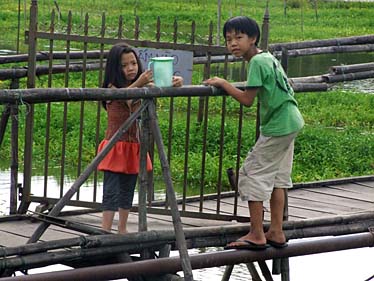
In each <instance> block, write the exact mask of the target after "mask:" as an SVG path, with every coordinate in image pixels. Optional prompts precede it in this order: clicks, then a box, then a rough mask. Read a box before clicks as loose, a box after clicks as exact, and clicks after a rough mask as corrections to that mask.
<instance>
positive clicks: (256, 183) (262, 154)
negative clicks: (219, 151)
mask: <svg viewBox="0 0 374 281" xmlns="http://www.w3.org/2000/svg"><path fill="white" fill-rule="evenodd" d="M296 136H297V133H292V134H289V135H285V136H280V137H265V136H263V135H260V137H259V138H258V140H257V142H256V144H255V146H254V147H253V148H252V149H251V151H250V152H249V153H248V155H247V157H246V159H245V161H244V163H243V165H242V167H241V168H240V169H239V179H238V189H239V193H240V197H241V199H242V200H243V201H266V200H269V199H270V197H271V193H272V192H273V189H274V187H277V188H291V187H292V181H291V172H292V162H293V150H294V140H295V138H296Z"/></svg>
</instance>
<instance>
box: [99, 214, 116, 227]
mask: <svg viewBox="0 0 374 281" xmlns="http://www.w3.org/2000/svg"><path fill="white" fill-rule="evenodd" d="M113 218H114V211H103V218H102V222H101V227H102V228H103V229H104V230H106V231H111V230H112V224H113Z"/></svg>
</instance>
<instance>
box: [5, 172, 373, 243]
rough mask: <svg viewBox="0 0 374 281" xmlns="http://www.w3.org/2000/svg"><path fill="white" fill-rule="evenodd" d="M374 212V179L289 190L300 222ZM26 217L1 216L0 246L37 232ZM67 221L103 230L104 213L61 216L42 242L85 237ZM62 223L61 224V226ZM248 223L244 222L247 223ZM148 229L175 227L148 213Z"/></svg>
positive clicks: (133, 217) (212, 208)
mask: <svg viewBox="0 0 374 281" xmlns="http://www.w3.org/2000/svg"><path fill="white" fill-rule="evenodd" d="M203 206H204V209H203V211H204V212H205V213H212V214H214V213H216V206H217V200H206V201H204V204H203ZM233 206H234V197H225V198H221V199H220V213H221V214H225V213H227V214H232V209H233ZM198 210H199V202H190V203H186V211H194V212H198ZM370 211H374V180H365V181H361V180H360V179H359V178H358V179H357V180H355V181H351V180H347V181H346V182H344V181H343V182H342V181H330V182H329V181H327V182H321V183H314V184H306V185H302V184H301V185H296V186H295V188H294V189H291V190H290V191H289V192H288V219H289V221H300V220H305V219H314V218H326V217H334V216H341V215H351V214H359V213H363V212H370ZM237 213H238V215H240V216H248V208H247V205H246V202H241V201H240V200H239V201H238V210H237ZM30 214H31V215H29V216H26V217H19V216H7V217H0V237H1V239H0V246H2V247H15V246H20V245H24V244H26V243H27V241H28V239H29V238H30V237H31V235H32V234H33V233H34V231H35V230H36V228H37V227H38V225H39V224H40V221H39V220H36V219H35V215H33V214H32V213H30ZM181 219H182V224H183V228H184V229H188V228H196V227H203V226H204V227H207V226H223V225H233V224H236V225H238V223H237V222H230V221H221V220H220V221H218V220H209V219H197V218H188V217H182V218H181ZM268 220H269V210H268V203H266V204H265V221H268ZM116 222H117V217H116V218H115V222H114V226H113V232H115V228H116ZM67 223H73V224H77V225H83V226H88V227H93V228H97V229H98V230H99V229H100V223H101V213H83V212H82V214H80V215H74V216H61V217H59V218H56V219H55V220H54V224H52V225H51V226H50V227H49V228H48V229H47V231H46V232H45V233H44V234H43V235H42V237H41V239H40V241H52V240H59V239H67V238H75V237H79V236H82V232H80V231H78V230H72V229H71V228H69V227H66V225H67ZM59 224H60V225H61V226H59ZM245 224H247V223H244V225H245ZM147 225H148V230H173V224H172V217H171V216H166V215H157V214H148V215H147ZM137 229H138V214H137V213H131V214H130V218H129V226H128V230H129V232H137Z"/></svg>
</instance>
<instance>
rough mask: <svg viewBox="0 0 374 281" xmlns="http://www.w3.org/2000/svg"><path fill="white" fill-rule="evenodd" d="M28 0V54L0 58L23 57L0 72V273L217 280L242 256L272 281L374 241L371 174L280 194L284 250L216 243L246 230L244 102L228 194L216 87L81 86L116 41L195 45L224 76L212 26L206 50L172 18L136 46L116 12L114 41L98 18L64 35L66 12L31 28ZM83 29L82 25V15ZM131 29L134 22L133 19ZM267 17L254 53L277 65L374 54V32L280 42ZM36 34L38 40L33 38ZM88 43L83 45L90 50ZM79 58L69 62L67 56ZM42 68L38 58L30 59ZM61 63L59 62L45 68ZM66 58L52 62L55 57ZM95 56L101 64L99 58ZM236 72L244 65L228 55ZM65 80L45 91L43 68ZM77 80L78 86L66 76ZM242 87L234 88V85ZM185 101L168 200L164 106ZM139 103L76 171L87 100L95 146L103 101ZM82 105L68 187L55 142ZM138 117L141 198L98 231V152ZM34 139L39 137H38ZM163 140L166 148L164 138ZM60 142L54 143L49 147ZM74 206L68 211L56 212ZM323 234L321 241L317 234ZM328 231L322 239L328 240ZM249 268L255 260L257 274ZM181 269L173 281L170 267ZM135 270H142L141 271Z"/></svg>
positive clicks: (337, 74)
mask: <svg viewBox="0 0 374 281" xmlns="http://www.w3.org/2000/svg"><path fill="white" fill-rule="evenodd" d="M37 10H38V8H37V1H36V0H32V1H31V7H30V25H29V30H28V31H27V42H28V44H29V53H28V54H26V55H16V56H13V57H12V58H10V57H9V58H3V57H0V64H6V63H15V62H17V63H19V62H27V66H26V67H25V68H23V67H21V68H14V67H12V68H10V69H2V70H0V79H11V81H12V82H11V85H10V88H11V89H9V90H8V89H4V90H0V104H4V105H5V110H4V111H3V114H2V116H1V120H0V145H1V143H2V140H3V136H4V131H5V129H6V125H7V122H8V120H11V133H10V136H11V137H10V138H11V151H12V153H11V154H12V155H11V158H12V159H11V164H10V168H11V171H10V174H11V176H10V177H11V180H10V191H11V194H10V215H8V216H4V217H0V280H1V281H3V280H4V281H8V280H11V281H17V280H30V281H36V280H43V281H46V280H54V281H56V280H64V281H65V280H112V279H118V278H127V279H128V280H130V281H133V280H135V281H146V280H186V281H192V280H194V277H193V269H197V268H208V267H216V266H223V265H225V266H226V270H225V272H224V274H223V276H222V280H229V278H230V274H231V272H232V270H233V267H234V265H235V264H240V263H245V264H246V265H247V267H248V271H249V273H248V275H249V274H250V275H251V276H252V278H253V280H262V278H264V280H266V281H269V280H273V275H276V274H280V275H281V278H282V281H288V280H290V278H289V272H290V270H291V271H292V269H290V268H289V264H288V257H293V256H299V255H308V254H313V253H323V252H329V251H339V250H344V249H355V248H362V247H373V246H374V230H373V227H374V176H362V177H356V178H344V179H337V180H329V181H323V182H311V183H299V184H296V185H295V187H294V188H293V189H291V190H289V192H288V194H287V197H286V200H287V208H286V209H285V223H284V229H285V233H286V236H287V239H288V240H289V241H290V243H289V247H287V248H284V249H275V248H268V249H266V250H264V251H256V252H255V251H239V250H222V246H224V245H226V244H227V243H228V242H230V241H233V240H235V239H237V238H238V237H240V236H242V235H243V234H244V233H246V232H248V229H249V220H250V218H249V217H248V208H247V206H246V204H243V203H242V202H240V200H238V191H237V188H236V178H235V173H237V171H238V169H239V166H240V155H241V149H242V148H241V147H242V142H241V141H242V124H243V120H244V118H247V116H245V113H244V112H243V108H242V107H240V108H238V110H237V112H238V114H237V116H235V118H237V124H238V130H237V131H238V135H237V139H238V140H237V148H236V151H235V153H234V154H235V155H236V159H235V161H234V162H236V163H235V167H233V171H234V177H232V174H230V175H229V176H230V184H231V187H232V191H230V192H226V191H223V188H222V185H223V177H224V170H225V169H226V168H227V167H225V168H224V167H223V164H222V163H223V153H224V143H225V132H224V126H225V122H226V120H227V119H226V118H227V112H226V111H225V109H226V105H227V101H226V97H225V93H224V92H222V91H221V90H219V89H215V88H213V87H205V86H187V85H186V86H183V87H181V88H178V89H171V88H162V89H161V88H142V89H100V88H97V87H96V88H93V86H92V87H91V88H89V87H87V85H86V84H87V72H88V71H97V72H98V75H97V76H98V80H99V81H98V85H101V79H102V77H103V76H102V74H103V69H104V64H105V54H106V51H105V47H107V46H108V45H110V46H111V45H112V44H114V43H117V42H126V43H128V44H129V45H132V46H133V47H140V46H141V47H147V48H156V49H173V50H183V51H188V52H193V58H194V59H193V60H194V64H201V65H202V66H203V68H204V70H203V76H204V77H203V78H204V79H206V78H208V77H210V76H211V75H212V67H211V66H212V63H221V64H223V69H224V74H223V77H225V78H227V75H228V74H227V69H228V66H229V63H231V62H233V61H235V60H234V59H233V58H232V57H230V56H229V54H228V52H227V50H226V48H225V47H223V46H215V45H213V44H212V38H213V34H212V31H210V34H209V36H208V37H209V40H210V41H209V42H207V44H205V45H202V44H201V45H199V44H195V39H196V38H195V37H194V36H195V25H194V24H193V25H192V30H191V34H193V36H191V38H192V39H191V43H190V44H185V43H183V44H181V43H178V42H177V34H178V30H177V25H175V30H174V35H175V36H174V42H173V43H170V42H161V41H160V37H158V38H157V40H156V41H157V42H151V41H141V40H139V37H136V36H138V35H139V34H137V35H134V36H135V38H134V39H127V38H126V39H125V38H122V31H123V26H122V25H123V22H122V20H121V19H120V21H119V23H120V24H119V28H118V38H115V39H114V38H110V37H106V36H105V30H106V26H105V21H103V24H102V27H101V31H100V34H99V35H98V36H89V35H88V33H86V34H84V35H73V34H71V33H70V32H71V29H72V22H73V21H72V14H71V13H69V16H68V26H67V27H66V31H67V32H66V34H60V33H56V32H55V22H54V18H55V14H54V12H53V13H52V15H51V23H50V26H49V28H48V31H46V32H43V31H40V30H38V25H37V17H38V16H37V15H38V13H37ZM84 26H85V30H87V31H88V29H89V24H88V15H87V17H86V20H85V23H84ZM135 29H136V30H139V26H136V28H135ZM268 30H269V13H268V10H266V11H265V14H264V21H263V25H262V35H263V36H262V41H261V48H262V49H264V50H270V51H271V52H273V53H274V54H275V55H276V56H277V57H281V60H282V65H283V66H284V68H285V69H286V68H287V58H288V57H289V56H290V57H291V56H300V55H310V54H315V53H331V52H346V51H348V52H349V51H351V52H359V51H366V52H370V51H372V50H373V42H374V36H373V35H368V36H362V37H351V38H337V39H332V40H316V41H310V42H299V43H289V44H274V45H269V44H268V42H267V41H268V37H269V36H268V35H269V33H268ZM156 34H158V35H160V34H161V30H160V22H159V21H158V24H157V30H156ZM43 40H44V41H43ZM38 41H43V42H47V41H48V43H46V44H48V52H46V53H44V54H41V53H40V52H38V51H37V50H38V49H37V47H38V45H37V43H38ZM57 43H60V45H64V46H65V47H64V50H65V51H64V52H63V53H59V52H58V51H56V50H55V47H56V45H58V44H57ZM71 43H75V44H77V45H78V44H81V49H82V51H81V52H79V53H74V52H72V50H71ZM93 45H95V47H96V46H97V45H100V50H99V51H94V52H90V51H89V50H92V49H93V48H94V47H92V46H93ZM91 47H92V48H91ZM74 59H78V60H79V63H78V64H74V63H72V61H73V60H74ZM43 60H44V61H47V62H48V66H46V64H44V65H43V64H42V65H37V62H39V61H43ZM55 60H58V61H59V64H56V63H55ZM61 60H62V61H63V62H64V64H63V65H61V62H60V61H61ZM97 60H99V62H97ZM235 63H237V65H239V68H241V69H242V70H243V69H245V64H244V63H243V62H235ZM373 68H374V65H373V64H372V63H369V64H360V65H353V66H349V67H348V68H342V67H336V68H334V69H332V70H331V73H329V74H325V75H320V76H313V77H306V78H293V79H292V80H291V82H292V85H293V87H294V89H295V92H302V91H303V92H306V91H326V90H328V89H329V87H330V85H331V83H335V82H338V81H347V80H356V79H367V78H372V77H374V72H373ZM73 72H80V73H81V74H82V76H81V80H82V81H81V85H82V86H81V87H80V88H72V87H71V86H70V84H69V83H71V81H70V80H69V79H71V80H72V78H70V77H71V76H70V75H71V74H72V73H73ZM57 73H62V75H64V87H63V88H53V87H52V84H53V81H54V76H53V74H57ZM38 75H48V78H47V80H48V81H47V84H48V88H43V89H41V88H38V85H37V81H36V77H37V76H38ZM239 76H240V77H237V78H238V81H244V80H245V77H246V76H245V71H241V73H240V75H239ZM22 78H26V79H27V82H26V84H27V88H28V89H19V80H20V79H22ZM75 82H76V81H75ZM236 86H237V87H242V84H241V83H237V84H236ZM179 97H181V98H182V97H183V98H185V99H186V100H187V102H186V104H187V106H186V110H185V112H183V113H185V116H184V118H185V120H186V126H185V128H184V131H185V145H184V147H183V152H184V169H183V171H180V173H181V174H183V186H182V189H183V191H182V194H181V196H176V194H175V191H174V186H173V181H172V178H171V173H170V165H173V159H172V154H173V151H172V145H171V144H172V141H173V122H172V121H173V118H174V117H175V115H174V114H175V112H174V105H175V104H174V101H175V99H177V98H179ZM129 98H139V99H143V102H142V107H141V108H140V109H139V110H138V111H137V112H136V113H134V114H133V115H132V117H131V118H130V119H129V120H128V121H126V122H125V123H124V124H123V125H122V127H121V128H120V129H119V131H118V132H117V133H116V134H115V135H114V136H113V138H112V139H111V140H110V142H109V144H108V145H107V147H106V148H105V149H104V150H102V151H101V152H100V153H99V154H98V155H96V157H95V158H94V159H92V161H91V162H90V163H89V165H88V166H87V167H86V169H84V170H83V169H82V166H83V161H82V155H83V154H84V150H83V148H82V147H83V139H84V137H85V135H84V133H85V131H84V120H85V112H86V111H87V109H86V107H85V106H86V104H87V103H97V126H96V128H95V132H94V135H95V138H96V141H98V136H99V134H100V115H101V114H100V102H101V101H102V100H110V99H113V100H115V99H129ZM156 98H169V99H170V106H169V110H170V112H169V117H168V118H169V130H168V135H167V136H161V132H160V126H159V123H158V116H157V112H156V108H155V103H154V99H156ZM193 98H196V99H198V105H199V111H198V114H197V118H196V120H195V119H194V117H193V116H192V114H191V112H192V110H191V101H192V99H193ZM209 98H219V99H220V100H221V101H222V106H221V108H222V112H221V113H220V114H221V121H220V122H221V124H220V126H221V128H220V132H219V133H218V134H217V136H218V137H217V144H215V145H216V146H215V147H216V149H217V151H218V152H217V154H218V156H217V158H218V161H219V165H218V167H219V171H218V179H217V189H216V191H217V192H216V193H215V194H206V193H205V190H204V188H205V186H204V185H205V174H204V172H205V169H206V166H207V159H206V152H207V147H208V143H207V138H206V136H207V134H208V129H207V128H208V122H209V118H208V116H209ZM74 102H75V103H76V102H79V103H80V113H79V114H80V118H79V120H74V121H75V122H76V123H77V122H78V123H79V126H80V134H79V136H78V141H76V142H77V143H78V145H77V150H78V156H77V171H76V174H77V178H76V179H75V181H74V183H73V184H72V185H71V186H70V187H69V188H66V186H65V185H66V184H65V181H64V179H65V168H66V163H65V149H64V148H65V145H66V143H67V142H68V141H70V139H69V138H68V136H67V128H68V121H69V120H68V111H69V109H70V107H69V106H70V105H71V103H74ZM55 103H61V105H62V115H63V118H62V120H63V124H62V126H61V127H62V128H61V142H62V148H61V150H60V154H61V159H60V165H59V168H60V176H59V177H60V178H59V188H60V189H59V196H57V197H53V196H50V195H49V192H48V191H49V189H48V187H49V182H48V179H49V176H50V166H51V163H50V162H52V161H50V158H51V156H50V150H51V149H52V148H51V144H50V130H51V116H52V113H51V112H52V109H53V104H55ZM38 106H43V107H46V108H47V110H46V113H45V118H44V119H43V124H37V123H35V122H36V121H37V120H35V119H34V113H35V112H36V111H37V109H40V107H38ZM20 107H26V112H27V114H26V116H25V120H24V124H25V139H24V144H25V146H24V151H23V153H24V158H23V159H22V161H23V163H24V169H23V182H22V183H19V182H18V166H19V159H18V150H19V147H18V146H19V131H18V130H19V121H20V120H19V115H18V113H19V108H20ZM140 116H141V118H142V122H143V121H144V124H143V126H142V133H141V144H142V145H141V159H143V160H142V161H141V163H143V164H141V172H140V174H139V200H138V201H139V203H138V205H137V206H134V209H133V210H132V211H133V212H132V213H131V215H130V219H129V231H130V233H128V234H125V235H118V234H112V233H108V232H106V231H103V230H102V229H101V228H100V221H101V215H100V214H98V213H97V210H98V209H99V207H100V201H99V200H98V196H97V194H98V190H99V188H98V179H97V175H96V174H95V170H96V166H97V164H98V163H99V162H100V161H101V160H102V159H103V157H105V154H106V153H107V152H108V151H109V150H110V148H111V146H113V145H114V143H115V142H116V141H117V140H118V138H119V136H120V135H121V133H123V132H124V131H126V129H127V128H128V127H129V126H130V124H131V122H134V121H135V120H136V119H137V118H139V117H140ZM194 121H195V122H197V123H199V124H200V125H201V126H200V127H201V139H202V149H201V150H202V160H201V175H199V176H200V177H199V178H200V182H201V183H200V186H199V187H198V188H199V193H200V194H199V195H198V196H194V197H188V196H187V191H188V176H189V174H188V173H189V170H188V164H189V151H190V149H191V146H190V142H189V141H190V136H191V135H192V134H193V133H194V132H192V131H191V124H192V123H193V122H194ZM42 125H43V126H45V132H46V133H45V139H44V154H43V155H44V157H45V164H44V171H43V177H44V182H43V183H44V184H43V186H39V187H38V186H33V185H32V171H33V168H34V164H35V163H34V162H33V156H34V155H33V143H34V136H33V130H34V127H35V126H42ZM43 137H44V136H43ZM164 139H167V146H165V145H164ZM154 144H155V146H156V147H157V154H158V156H159V160H160V163H161V171H160V174H162V176H163V182H164V184H165V186H166V189H165V190H166V194H165V200H159V201H157V200H154V198H153V195H154V189H153V188H154V181H153V178H152V175H148V174H147V173H146V172H144V171H145V170H146V169H145V167H144V165H145V164H144V163H145V157H146V153H147V152H148V151H150V152H152V149H153V145H154ZM54 149H56V150H57V149H59V148H54ZM91 174H93V177H94V183H93V190H92V196H91V198H92V200H87V199H86V198H83V197H82V196H81V194H80V187H81V186H82V185H83V184H84V183H85V182H86V180H87V179H88V178H89V177H90V176H91ZM35 203H36V204H39V205H38V206H37V207H36V209H35V210H31V209H30V205H31V204H35ZM268 205H269V203H268V202H267V203H266V206H265V209H264V221H265V228H266V227H268V221H269V211H268ZM67 206H69V207H72V208H73V210H66V209H65V207H67ZM325 236H326V237H325ZM327 236H328V237H327ZM308 237H319V238H318V239H317V240H313V241H304V240H303V238H308ZM205 247H216V248H217V251H216V252H213V253H200V254H193V255H191V254H190V253H189V251H190V250H192V249H200V248H205ZM174 250H175V251H178V254H179V255H178V256H177V257H171V256H170V253H171V251H174ZM269 259H272V260H273V269H272V272H270V270H269V268H268V267H267V264H266V263H265V261H266V260H269ZM254 263H258V265H259V268H260V270H261V274H262V277H260V273H259V272H258V270H257V268H256V267H255V266H254ZM54 264H64V265H67V266H69V267H71V268H73V269H72V270H68V271H60V272H53V273H44V274H33V275H24V276H17V277H14V276H12V274H13V273H14V272H21V273H24V274H27V271H28V270H29V269H33V268H38V267H42V266H47V265H54ZM180 271H183V278H182V277H180V276H179V275H178V274H176V273H177V272H180ZM139 272H141V273H142V274H141V276H140V275H139Z"/></svg>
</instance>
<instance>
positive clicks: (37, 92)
mask: <svg viewBox="0 0 374 281" xmlns="http://www.w3.org/2000/svg"><path fill="white" fill-rule="evenodd" d="M224 93H225V92H224V91H222V90H220V89H217V88H214V87H211V86H183V87H178V88H173V87H170V88H158V87H150V88H121V89H119V88H118V89H113V88H43V89H19V90H7V89H3V90H0V104H2V103H18V102H24V103H29V104H33V103H44V102H61V101H84V100H87V101H103V100H122V99H124V100H125V99H140V98H144V99H148V98H156V97H172V96H174V97H176V96H177V97H198V96H221V95H223V94H224Z"/></svg>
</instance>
